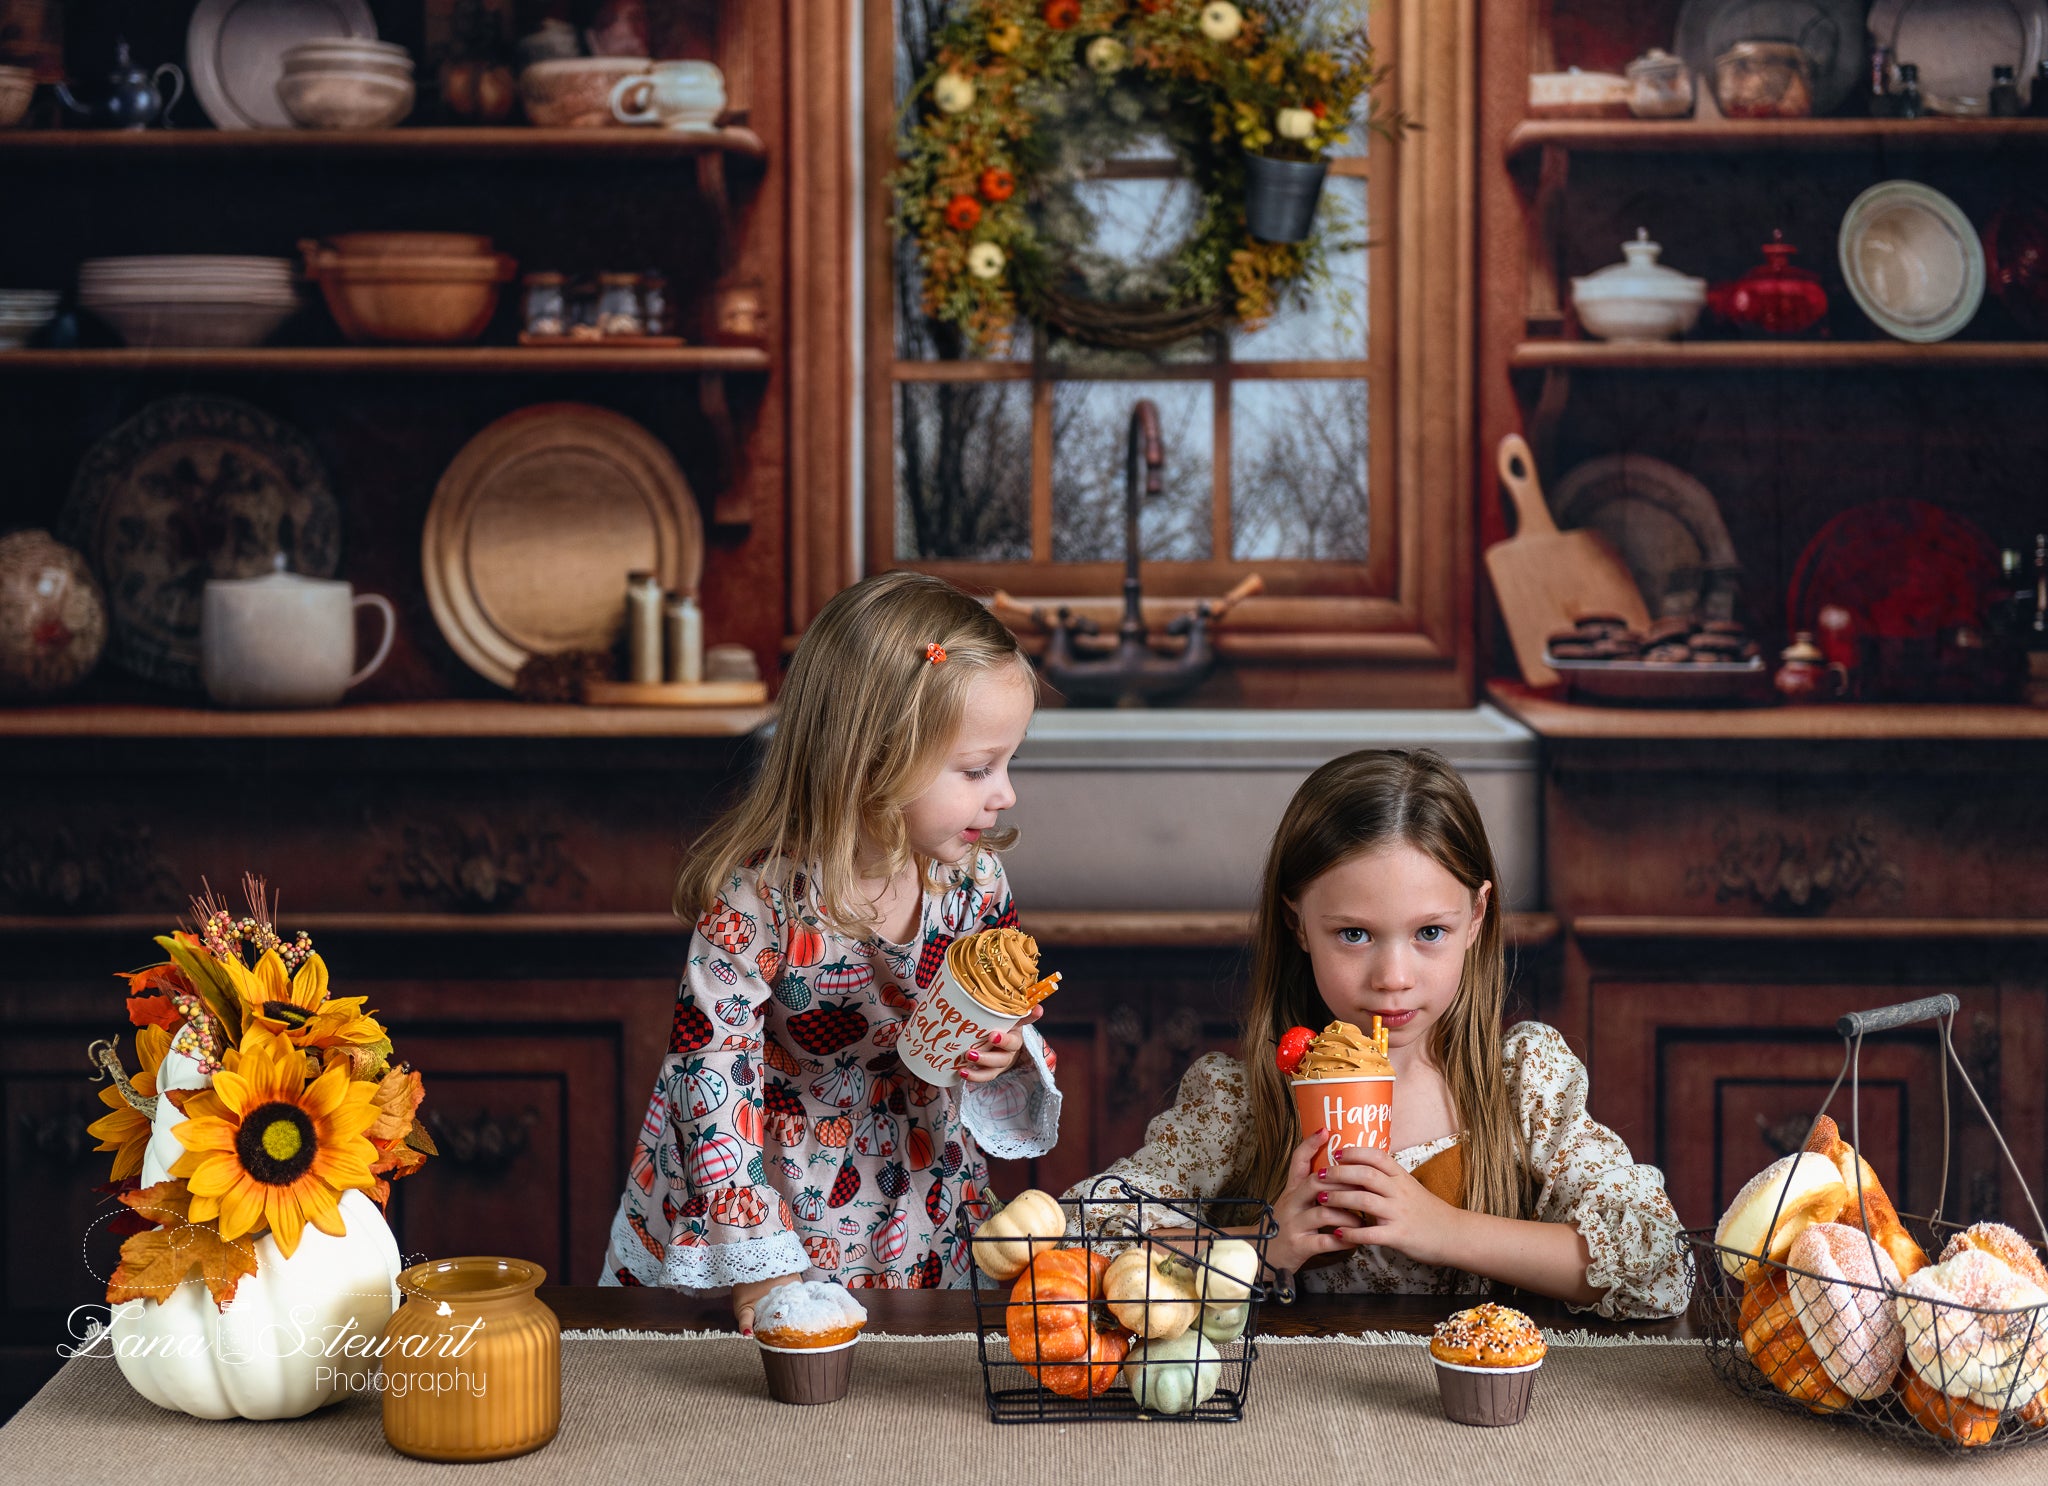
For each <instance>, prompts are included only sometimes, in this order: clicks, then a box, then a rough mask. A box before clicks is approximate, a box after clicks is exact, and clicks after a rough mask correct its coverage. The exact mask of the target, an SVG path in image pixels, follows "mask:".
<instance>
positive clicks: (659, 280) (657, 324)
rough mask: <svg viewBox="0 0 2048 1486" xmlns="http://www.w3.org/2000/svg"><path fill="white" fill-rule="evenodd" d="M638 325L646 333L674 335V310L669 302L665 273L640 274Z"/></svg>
mask: <svg viewBox="0 0 2048 1486" xmlns="http://www.w3.org/2000/svg"><path fill="white" fill-rule="evenodd" d="M640 327H641V329H642V330H643V331H645V332H646V333H647V334H648V335H674V334H675V333H676V319H675V310H674V308H673V307H672V306H671V305H670V303H669V297H668V277H667V276H666V275H665V274H658V273H643V274H641V275H640Z"/></svg>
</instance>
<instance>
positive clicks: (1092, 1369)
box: [1004, 1249, 1131, 1398]
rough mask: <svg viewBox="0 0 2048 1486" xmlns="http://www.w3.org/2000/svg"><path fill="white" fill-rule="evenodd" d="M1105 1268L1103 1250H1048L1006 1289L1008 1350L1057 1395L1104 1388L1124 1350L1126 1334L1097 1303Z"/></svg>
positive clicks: (1127, 1347)
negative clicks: (1089, 1251)
mask: <svg viewBox="0 0 2048 1486" xmlns="http://www.w3.org/2000/svg"><path fill="white" fill-rule="evenodd" d="M1108 1268H1109V1260H1108V1258H1107V1257H1106V1256H1104V1255H1101V1254H1089V1253H1087V1252H1085V1251H1084V1250H1081V1249H1053V1250H1051V1251H1049V1252H1047V1253H1043V1254H1040V1255H1038V1256H1037V1257H1036V1258H1034V1259H1033V1260H1032V1261H1031V1263H1030V1266H1029V1267H1028V1268H1026V1269H1025V1271H1024V1273H1023V1274H1021V1275H1019V1276H1018V1277H1017V1284H1016V1287H1015V1288H1014V1289H1012V1290H1011V1291H1010V1307H1009V1310H1008V1311H1007V1312H1006V1313H1005V1316H1004V1322H1005V1325H1006V1329H1007V1330H1008V1332H1009V1336H1010V1353H1011V1355H1012V1356H1014V1357H1015V1358H1016V1359H1017V1360H1018V1361H1019V1362H1021V1363H1023V1364H1024V1371H1026V1372H1027V1373H1029V1374H1031V1376H1032V1377H1034V1378H1036V1379H1038V1381H1039V1383H1040V1384H1041V1385H1042V1386H1044V1387H1046V1388H1050V1389H1051V1390H1052V1391H1053V1392H1054V1393H1057V1394H1059V1395H1060V1396H1061V1397H1063V1398H1088V1397H1091V1396H1093V1395H1095V1394H1099V1393H1107V1392H1108V1391H1109V1389H1110V1386H1111V1385H1112V1384H1113V1383H1115V1382H1116V1376H1117V1373H1118V1372H1119V1371H1120V1370H1121V1369H1122V1367H1123V1361H1124V1354H1125V1353H1127V1352H1128V1351H1129V1350H1130V1346H1131V1336H1130V1333H1129V1332H1128V1331H1125V1330H1124V1329H1123V1328H1122V1327H1121V1326H1119V1325H1117V1324H1116V1322H1115V1321H1114V1320H1113V1319H1112V1318H1111V1317H1110V1315H1109V1313H1108V1311H1107V1310H1105V1309H1104V1308H1103V1305H1102V1276H1103V1273H1104V1271H1106V1270H1107V1269H1108ZM1034 1302H1035V1303H1034ZM1045 1363H1064V1364H1070V1365H1067V1366H1059V1367H1048V1366H1043V1365H1042V1364H1045Z"/></svg>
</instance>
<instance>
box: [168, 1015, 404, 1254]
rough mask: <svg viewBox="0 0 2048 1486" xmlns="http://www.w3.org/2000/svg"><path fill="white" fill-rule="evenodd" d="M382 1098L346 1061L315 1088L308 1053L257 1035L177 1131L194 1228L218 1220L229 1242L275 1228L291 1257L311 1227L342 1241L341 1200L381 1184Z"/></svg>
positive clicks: (333, 1065) (335, 1064)
mask: <svg viewBox="0 0 2048 1486" xmlns="http://www.w3.org/2000/svg"><path fill="white" fill-rule="evenodd" d="M376 1090H377V1086H376V1085H375V1084H373V1083H371V1082H369V1081H368V1080H355V1081H351V1080H350V1078H349V1076H348V1062H347V1060H346V1059H345V1058H341V1057H337V1058H335V1059H334V1060H333V1061H331V1062H330V1063H329V1064H328V1065H327V1069H326V1071H325V1072H323V1073H322V1074H321V1075H320V1076H319V1077H318V1078H316V1079H314V1080H313V1081H312V1082H311V1083H310V1084H309V1083H307V1082H306V1055H305V1054H304V1053H303V1052H301V1051H300V1050H299V1049H298V1048H297V1047H295V1046H293V1045H292V1043H291V1042H290V1041H289V1040H288V1039H287V1038H285V1037H284V1036H282V1035H280V1034H278V1033H276V1032H272V1031H271V1030H270V1029H269V1028H267V1027H264V1026H262V1025H261V1024H258V1025H255V1026H252V1027H250V1028H249V1030H248V1031H247V1032H246V1033H245V1034H244V1035H243V1038H242V1045H241V1047H240V1048H239V1049H231V1050H230V1051H229V1052H228V1054H227V1066H226V1067H225V1068H223V1069H221V1071H220V1072H218V1073H216V1074H214V1076H213V1087H212V1088H210V1089H207V1090H204V1091H203V1092H200V1093H197V1094H195V1095H193V1096H192V1098H191V1100H190V1101H189V1102H188V1103H187V1104H186V1106H185V1113H186V1115H187V1116H188V1118H187V1119H186V1120H185V1121H184V1123H182V1124H180V1125H177V1126H175V1127H174V1129H175V1132H176V1134H177V1137H178V1140H179V1142H180V1143H181V1144H182V1145H183V1146H184V1147H185V1154H184V1155H182V1156H180V1157H179V1158H178V1160H177V1163H176V1164H175V1165H173V1166H172V1167H171V1175H172V1176H182V1177H185V1178H187V1179H188V1180H189V1182H190V1185H191V1189H192V1211H191V1215H190V1217H191V1221H192V1222H195V1223H203V1222H205V1221H206V1220H207V1219H209V1218H218V1219H219V1220H220V1236H221V1237H222V1238H224V1239H228V1240H234V1239H237V1238H240V1237H241V1236H242V1235H243V1234H245V1233H248V1232H250V1231H251V1230H252V1229H255V1228H256V1227H258V1226H259V1225H268V1227H269V1229H270V1232H271V1235H272V1236H273V1237H274V1238H276V1240H277V1246H278V1248H280V1249H282V1250H283V1251H284V1254H285V1257H286V1258H290V1257H291V1255H292V1253H293V1252H294V1251H295V1250H297V1248H298V1246H299V1238H300V1236H301V1235H302V1234H303V1233H304V1232H305V1227H306V1224H307V1223H308V1222H311V1223H312V1225H313V1226H314V1227H315V1228H318V1229H319V1230H320V1231H321V1232H322V1233H327V1234H332V1235H333V1236H334V1237H336V1238H340V1237H342V1236H343V1235H344V1234H345V1233H346V1232H347V1229H346V1227H345V1226H344V1225H343V1222H342V1218H341V1206H340V1204H341V1194H342V1193H343V1192H345V1191H347V1190H349V1189H350V1188H352V1187H365V1188H366V1187H371V1186H373V1185H374V1184H375V1182H376V1178H375V1177H374V1176H372V1175H371V1174H370V1165H371V1163H372V1162H373V1161H375V1160H376V1159H377V1148H376V1147H375V1146H374V1145H372V1144H371V1143H370V1141H369V1139H368V1137H367V1136H366V1134H365V1132H366V1131H367V1130H369V1128H370V1127H371V1126H372V1125H374V1124H376V1122H377V1118H378V1115H379V1114H380V1113H381V1111H380V1110H379V1109H378V1108H377V1106H376V1104H375V1103H374V1102H373V1096H374V1095H375V1093H376Z"/></svg>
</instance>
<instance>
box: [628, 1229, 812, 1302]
mask: <svg viewBox="0 0 2048 1486" xmlns="http://www.w3.org/2000/svg"><path fill="white" fill-rule="evenodd" d="M627 1237H628V1239H629V1240H630V1239H631V1234H630V1232H629V1233H628V1235H627ZM810 1267H811V1261H810V1260H809V1259H808V1258H806V1257H805V1255H804V1246H803V1244H802V1242H801V1241H800V1240H799V1239H798V1238H797V1236H796V1235H795V1234H794V1233H778V1234H776V1235H774V1236H773V1237H772V1238H742V1239H737V1240H735V1241H734V1242H732V1243H716V1244H693V1245H691V1246H690V1247H688V1248H680V1247H675V1246H673V1245H672V1246H671V1247H670V1248H669V1251H668V1253H667V1254H666V1255H664V1256H663V1259H662V1263H661V1274H660V1277H659V1278H657V1279H652V1280H650V1281H649V1283H650V1284H656V1285H662V1286H666V1287H670V1288H674V1289H690V1290H723V1289H725V1288H727V1287H728V1286H732V1285H742V1284H747V1283H750V1282H752V1281H754V1280H773V1279H779V1278H781V1277H782V1276H784V1275H792V1274H794V1275H801V1274H802V1273H803V1272H804V1271H805V1270H807V1269H809V1268H810Z"/></svg>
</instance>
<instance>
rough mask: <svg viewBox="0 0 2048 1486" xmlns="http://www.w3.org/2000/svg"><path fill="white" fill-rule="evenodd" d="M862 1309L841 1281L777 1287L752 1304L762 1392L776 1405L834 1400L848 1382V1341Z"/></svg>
mask: <svg viewBox="0 0 2048 1486" xmlns="http://www.w3.org/2000/svg"><path fill="white" fill-rule="evenodd" d="M867 1320H868V1313H867V1310H866V1309H865V1308H864V1307H863V1306H862V1305H861V1303H860V1302H859V1301H857V1300H855V1299H854V1298H853V1296H852V1295H851V1294H849V1293H848V1292H847V1289H846V1287H845V1286H844V1285H836V1284H833V1283H832V1282H831V1281H829V1280H798V1281H797V1282H796V1283H794V1284H789V1285H778V1286H777V1287H776V1288H775V1289H773V1290H770V1291H769V1292H768V1293H767V1295H765V1296H764V1297H762V1299H761V1302H760V1304H759V1305H757V1306H756V1307H755V1308H754V1339H755V1340H756V1341H758V1342H759V1343H760V1344H761V1366H762V1368H763V1369H764V1370H765V1371H766V1372H767V1374H768V1395H769V1397H771V1398H773V1399H774V1400H775V1401H776V1402H778V1403H836V1402H838V1401H839V1400H840V1399H842V1398H844V1397H846V1391H847V1388H848V1387H849V1386H850V1385H851V1383H852V1381H853V1344H854V1343H855V1342H857V1341H859V1340H860V1329H861V1327H863V1326H865V1325H866V1324H867Z"/></svg>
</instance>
